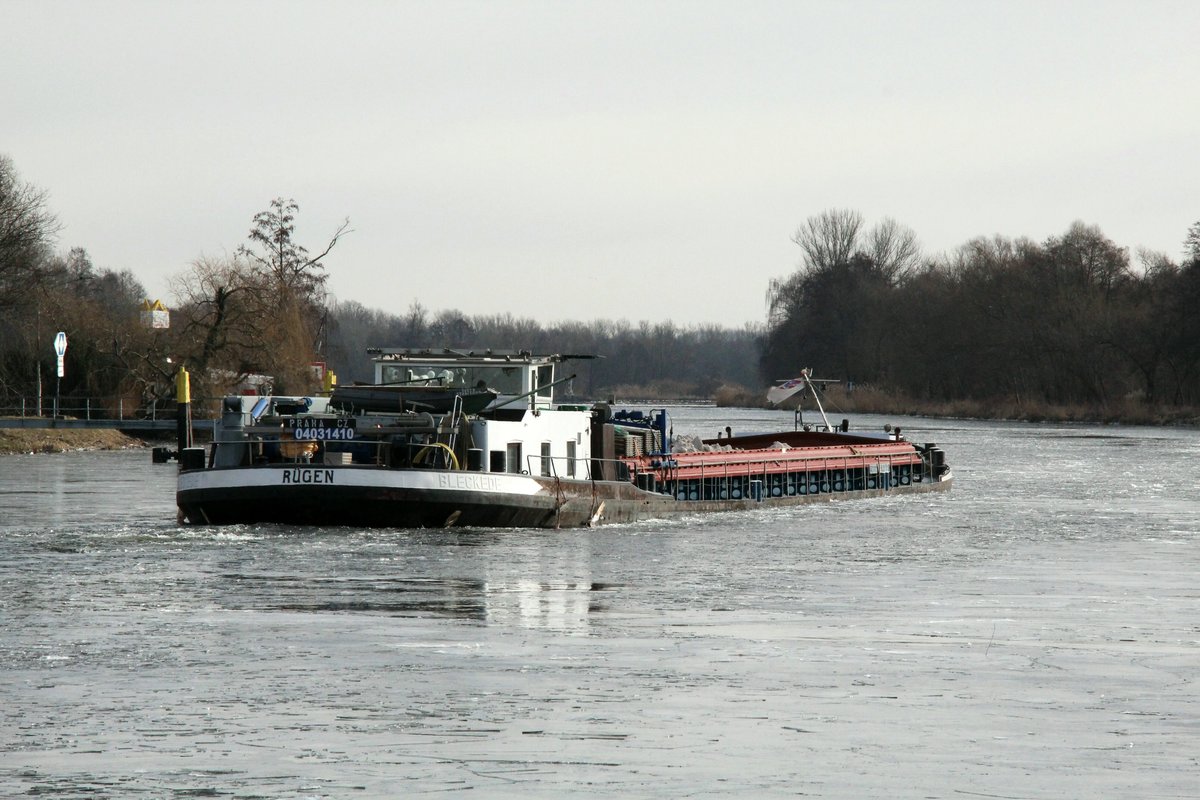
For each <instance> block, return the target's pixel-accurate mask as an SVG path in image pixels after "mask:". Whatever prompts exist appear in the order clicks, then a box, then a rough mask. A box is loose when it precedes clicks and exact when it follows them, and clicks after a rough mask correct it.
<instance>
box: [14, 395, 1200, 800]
mask: <svg viewBox="0 0 1200 800" xmlns="http://www.w3.org/2000/svg"><path fill="white" fill-rule="evenodd" d="M771 416H772V415H770V414H768V413H767V412H762V411H740V412H735V413H734V416H733V418H732V419H730V418H729V417H728V414H727V413H726V412H723V411H718V410H715V409H683V410H681V411H680V412H678V413H677V414H676V416H675V430H676V432H677V433H701V434H705V435H712V434H714V433H715V432H716V431H717V430H719V429H721V428H723V427H724V425H725V424H732V425H733V428H734V430H735V432H737V433H750V432H753V431H755V430H765V429H767V428H769V427H770V426H771V425H772V424H774V425H775V426H776V427H778V425H777V422H778V420H777V418H776V419H775V422H769V421H768V418H769V417H771ZM890 421H892V422H898V423H899V424H901V425H903V427H904V429H905V431H906V432H907V434H908V435H909V437H910V438H912V439H913V440H915V441H921V442H925V441H936V442H937V443H938V444H939V445H940V446H942V447H943V448H944V449H945V450H946V453H947V459H948V461H949V462H950V463H951V465H952V467H953V469H954V471H955V474H956V483H955V486H954V489H953V491H951V492H950V493H948V494H942V493H938V494H933V495H924V496H910V497H903V498H883V499H874V500H862V501H853V502H844V503H826V504H818V505H813V506H808V507H799V508H791V509H786V510H784V509H780V510H771V509H763V510H759V511H749V512H741V513H735V514H722V515H710V516H704V517H696V518H693V519H687V520H682V521H675V522H669V523H664V522H646V523H639V524H634V525H625V526H614V527H604V528H598V529H594V530H563V531H493V530H451V531H442V530H438V531H433V530H429V531H421V530H377V531H369V530H357V529H337V528H321V529H300V528H286V527H278V526H258V527H248V526H240V527H229V528H204V527H186V528H185V527H180V526H178V525H177V524H176V522H175V509H174V501H173V492H174V467H173V466H163V465H153V464H151V462H150V456H149V453H148V452H146V451H142V452H108V453H76V454H66V455H38V456H6V457H0V582H2V584H0V585H2V588H3V591H2V592H0V714H2V719H0V796H5V797H9V796H25V795H34V796H47V797H64V798H71V797H156V798H157V797H167V798H172V797H210V796H211V797H235V798H275V797H304V798H308V797H313V798H325V797H335V798H342V797H408V796H425V795H435V796H446V795H449V796H455V795H458V794H468V793H470V794H471V795H472V796H477V797H523V798H531V797H546V798H551V797H563V796H567V795H575V796H591V797H611V796H622V797H635V798H636V797H683V796H686V797H775V796H779V797H782V796H808V797H830V798H866V797H895V798H930V797H936V798H941V797H945V798H972V797H1001V798H1047V799H1049V798H1055V800H1058V799H1059V798H1064V797H1089V798H1090V797H1105V798H1119V797H1127V798H1194V797H1197V796H1200V763H1198V758H1200V691H1198V687H1197V683H1196V680H1197V677H1198V676H1200V589H1198V588H1197V581H1198V576H1200V541H1198V532H1200V493H1198V488H1200V486H1198V483H1200V478H1198V472H1197V467H1198V465H1200V458H1198V457H1200V432H1197V431H1192V430H1167V429H1157V428H1154V429H1152V428H1124V427H1097V426H1061V425H1026V424H1004V423H976V422H958V421H941V420H926V419H899V420H890ZM858 422H860V423H863V424H864V426H870V427H874V426H876V425H880V424H882V422H883V420H882V419H880V418H871V417H866V418H860V419H859V420H858ZM788 423H789V424H790V420H789V421H788Z"/></svg>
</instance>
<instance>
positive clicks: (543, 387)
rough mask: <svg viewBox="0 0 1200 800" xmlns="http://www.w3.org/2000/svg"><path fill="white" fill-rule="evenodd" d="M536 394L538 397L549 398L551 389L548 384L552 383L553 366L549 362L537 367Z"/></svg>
mask: <svg viewBox="0 0 1200 800" xmlns="http://www.w3.org/2000/svg"><path fill="white" fill-rule="evenodd" d="M535 380H536V383H537V396H538V397H539V398H545V399H547V400H549V399H550V395H551V393H552V392H551V389H550V384H552V383H554V367H553V366H552V365H550V364H543V365H542V366H540V367H538V368H537V377H536V379H535Z"/></svg>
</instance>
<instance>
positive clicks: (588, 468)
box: [525, 453, 623, 481]
mask: <svg viewBox="0 0 1200 800" xmlns="http://www.w3.org/2000/svg"><path fill="white" fill-rule="evenodd" d="M600 460H602V459H590V458H580V457H579V456H547V455H539V454H536V453H530V454H528V455H526V456H525V469H526V472H527V474H529V475H540V476H541V477H543V478H554V479H556V480H582V481H587V480H591V479H592V461H600ZM613 463H623V462H620V461H618V460H617V459H613Z"/></svg>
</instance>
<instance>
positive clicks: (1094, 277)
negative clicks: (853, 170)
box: [762, 210, 1200, 409]
mask: <svg viewBox="0 0 1200 800" xmlns="http://www.w3.org/2000/svg"><path fill="white" fill-rule="evenodd" d="M793 240H794V241H795V243H796V244H797V245H798V246H799V247H800V249H801V251H802V253H803V262H802V265H801V267H800V269H798V270H797V271H796V272H794V273H792V274H791V275H790V276H788V277H786V278H782V279H779V280H776V281H774V282H772V284H771V286H770V287H769V291H768V299H769V309H770V311H769V318H768V322H767V330H766V334H765V337H764V342H763V350H762V365H763V374H764V375H773V376H776V377H778V376H780V375H785V374H787V371H788V370H789V369H790V368H792V366H793V365H795V364H797V363H803V364H812V365H814V366H817V367H818V368H819V369H820V370H821V371H822V373H830V372H832V373H833V375H831V377H837V378H840V379H842V380H844V381H847V382H850V383H854V384H872V385H874V386H876V387H880V388H885V389H888V390H895V391H899V392H903V393H905V394H907V395H908V396H910V397H914V398H919V399H924V400H930V401H939V402H940V401H946V400H958V399H975V400H984V401H993V402H997V403H1003V404H1006V405H1007V406H1009V407H1012V406H1016V407H1022V406H1027V405H1037V404H1041V405H1054V406H1070V405H1079V406H1087V407H1091V408H1097V409H1102V408H1105V407H1109V406H1111V405H1113V404H1119V403H1127V402H1140V403H1147V404H1161V405H1175V406H1194V405H1196V404H1197V403H1198V402H1200V316H1198V315H1197V314H1196V310H1197V309H1200V223H1197V224H1195V225H1193V226H1192V227H1191V229H1190V230H1189V231H1187V233H1186V238H1185V240H1184V258H1183V260H1182V261H1181V262H1176V261H1175V260H1173V259H1171V258H1170V257H1168V256H1167V255H1165V254H1162V253H1154V252H1148V251H1140V252H1139V253H1138V254H1137V260H1136V263H1135V262H1134V261H1132V260H1131V259H1130V256H1129V253H1128V251H1127V250H1126V249H1125V248H1122V247H1119V246H1117V245H1116V244H1114V243H1113V242H1112V241H1111V240H1110V239H1108V238H1107V237H1106V236H1105V235H1104V234H1103V233H1102V232H1101V230H1100V229H1099V228H1097V227H1095V226H1091V225H1085V224H1083V223H1081V222H1076V223H1074V224H1072V225H1071V226H1070V227H1069V228H1068V229H1067V231H1066V232H1065V233H1063V234H1062V235H1061V236H1052V237H1049V238H1048V239H1046V240H1045V241H1044V242H1034V241H1031V240H1029V239H1024V238H1019V239H1008V238H1005V237H1000V236H996V237H992V238H978V239H973V240H971V241H969V242H967V243H966V244H964V245H962V246H961V247H959V248H958V249H956V250H955V251H954V252H952V253H950V254H948V255H945V256H942V257H939V258H932V259H930V258H925V257H924V256H922V254H921V253H920V249H919V246H918V245H917V241H916V236H915V234H913V233H912V231H910V230H908V229H907V228H904V227H903V226H901V225H899V224H897V223H895V222H893V221H890V220H885V221H884V222H883V223H880V224H879V225H876V226H874V227H871V228H868V227H866V225H865V222H864V220H863V218H862V216H861V214H859V213H857V212H854V211H846V210H833V211H826V212H824V213H822V214H819V215H816V216H814V217H811V218H809V219H808V220H807V221H806V222H805V223H804V224H803V225H802V226H801V227H800V228H799V229H798V230H797V232H796V234H795V236H794V237H793Z"/></svg>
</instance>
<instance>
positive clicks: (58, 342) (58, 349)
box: [54, 331, 67, 378]
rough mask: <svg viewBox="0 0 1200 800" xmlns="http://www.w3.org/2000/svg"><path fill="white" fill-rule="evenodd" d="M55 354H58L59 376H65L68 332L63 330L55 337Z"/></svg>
mask: <svg viewBox="0 0 1200 800" xmlns="http://www.w3.org/2000/svg"><path fill="white" fill-rule="evenodd" d="M54 354H55V355H57V356H58V377H60V378H61V377H63V375H64V374H65V372H64V366H65V364H64V363H63V357H64V356H65V355H66V354H67V334H65V333H63V332H62V331H59V332H58V335H57V336H55V337H54Z"/></svg>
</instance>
